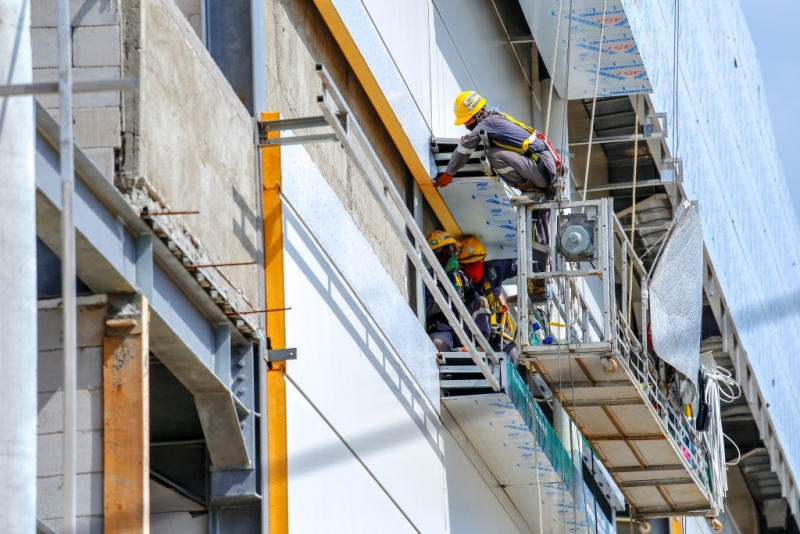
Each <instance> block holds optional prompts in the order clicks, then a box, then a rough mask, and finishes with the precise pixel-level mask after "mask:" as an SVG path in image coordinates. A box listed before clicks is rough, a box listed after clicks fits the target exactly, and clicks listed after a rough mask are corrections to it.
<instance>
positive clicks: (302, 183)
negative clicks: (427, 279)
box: [282, 146, 439, 412]
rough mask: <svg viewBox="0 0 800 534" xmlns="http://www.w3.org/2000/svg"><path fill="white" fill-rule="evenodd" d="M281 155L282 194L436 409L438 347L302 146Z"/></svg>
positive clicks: (288, 226) (292, 226)
mask: <svg viewBox="0 0 800 534" xmlns="http://www.w3.org/2000/svg"><path fill="white" fill-rule="evenodd" d="M282 161H283V169H282V171H283V195H284V197H285V198H286V199H288V201H289V203H291V205H292V206H293V207H294V209H295V210H296V213H297V214H298V215H299V218H300V219H302V220H303V221H305V224H306V225H307V226H308V228H309V229H310V233H311V234H312V235H313V236H314V239H316V241H317V242H319V243H320V244H321V246H322V247H324V249H325V253H324V254H323V255H324V256H325V257H327V258H328V261H330V262H331V263H332V264H333V265H334V266H335V270H336V271H338V272H339V273H341V275H342V277H343V278H344V280H346V281H347V284H349V286H350V287H352V288H353V290H354V291H355V292H356V293H357V294H358V298H359V299H360V301H361V303H362V304H363V305H364V307H365V308H366V309H367V310H368V312H369V315H371V316H372V317H373V319H374V321H375V322H376V323H377V324H379V325H380V331H381V332H382V335H385V336H386V337H387V338H388V339H389V341H390V344H391V345H392V347H393V350H394V351H396V352H397V353H398V354H399V355H400V356H401V358H402V360H403V362H404V364H405V365H407V366H408V368H409V369H410V371H411V374H412V375H413V377H414V378H415V379H416V382H417V383H418V384H419V385H420V387H421V388H422V390H423V391H424V392H425V394H426V395H427V397H428V399H429V401H430V402H431V403H432V404H433V407H434V409H435V411H437V412H438V410H439V373H438V369H437V367H436V362H435V361H434V358H433V357H432V355H433V354H434V353H435V352H436V349H435V348H434V347H433V344H432V343H431V341H430V339H429V338H428V335H427V334H426V333H425V330H424V329H423V328H422V326H421V324H420V322H419V319H418V318H417V316H416V314H415V313H414V311H413V310H412V309H411V307H410V306H409V305H408V303H407V302H406V301H405V300H404V299H403V296H402V295H401V294H400V291H399V289H398V288H397V286H396V285H395V283H394V281H393V280H392V278H391V277H390V276H389V273H387V272H386V269H385V268H384V266H383V264H381V262H380V260H379V259H378V258H377V256H376V255H375V253H374V251H373V250H372V248H371V247H370V246H369V243H368V242H367V241H366V239H365V238H364V236H363V234H362V233H361V231H360V230H359V229H358V227H357V226H356V224H355V222H354V221H353V219H352V218H351V216H350V214H349V213H348V212H347V211H346V210H345V208H344V206H343V205H342V203H341V201H340V200H339V197H338V196H336V193H335V192H334V191H333V189H332V188H331V186H330V185H329V183H328V182H327V181H326V180H325V178H324V177H323V176H322V174H321V173H320V171H319V169H318V168H317V166H316V165H315V164H314V162H313V161H312V159H311V157H310V156H309V155H308V153H307V152H306V151H305V150H304V149H303V148H302V147H300V146H292V147H285V148H284V149H283V160H282ZM292 221H295V222H293V223H292V224H289V223H287V224H286V231H287V232H289V231H295V232H296V228H297V227H298V224H297V218H296V217H295V218H292ZM323 280H324V278H323ZM287 286H288V283H287ZM287 302H288V301H287ZM287 306H292V303H291V302H288V303H287ZM292 313H293V314H295V315H296V312H292Z"/></svg>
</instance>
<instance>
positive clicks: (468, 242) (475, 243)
mask: <svg viewBox="0 0 800 534" xmlns="http://www.w3.org/2000/svg"><path fill="white" fill-rule="evenodd" d="M485 257H486V247H484V246H483V243H481V240H480V239H478V238H477V237H465V238H464V240H463V241H462V242H461V252H459V254H458V260H459V261H460V262H461V263H475V262H476V261H481V260H482V259H484V258H485Z"/></svg>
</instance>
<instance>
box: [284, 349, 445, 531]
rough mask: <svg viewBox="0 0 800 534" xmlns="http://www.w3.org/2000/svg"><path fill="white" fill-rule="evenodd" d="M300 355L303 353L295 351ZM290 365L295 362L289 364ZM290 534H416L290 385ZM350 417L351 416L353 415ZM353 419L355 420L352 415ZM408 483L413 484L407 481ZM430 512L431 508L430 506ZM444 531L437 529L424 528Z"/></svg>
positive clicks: (431, 529) (288, 388)
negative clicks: (310, 533) (359, 533)
mask: <svg viewBox="0 0 800 534" xmlns="http://www.w3.org/2000/svg"><path fill="white" fill-rule="evenodd" d="M300 354H301V357H302V354H303V352H302V350H301V352H300ZM292 363H294V362H292ZM286 397H287V398H286V405H287V421H288V436H287V437H288V442H289V530H290V531H291V532H329V533H331V534H334V533H340V532H341V533H352V532H382V533H395V532H396V533H408V532H415V530H414V528H413V527H412V525H411V524H410V523H409V522H408V520H407V519H406V518H405V517H403V514H402V513H401V512H400V510H399V509H398V507H397V506H396V505H395V504H394V503H393V502H392V501H391V499H390V498H389V497H388V496H387V494H386V493H385V492H384V491H383V490H382V489H381V487H380V486H379V485H378V484H377V482H376V481H375V479H374V478H373V477H372V476H370V474H369V473H368V472H367V471H366V470H365V469H364V467H363V466H362V465H361V464H360V463H359V462H358V460H357V459H356V458H355V457H354V456H353V454H352V453H351V452H350V451H349V450H348V449H347V447H346V446H345V445H344V443H342V441H341V440H340V439H339V438H338V437H337V436H336V434H335V433H334V432H333V431H332V430H331V428H330V427H329V426H328V425H327V424H326V423H325V421H324V420H323V419H322V418H321V417H320V416H319V414H318V413H317V412H316V411H315V410H314V409H313V408H312V407H311V406H310V405H309V404H308V402H307V401H306V400H305V399H304V398H303V397H302V396H301V395H300V393H299V392H298V391H297V389H296V388H295V387H294V386H293V385H292V384H287V394H286ZM354 415H355V414H354ZM353 418H354V419H358V416H357V415H355V416H354V417H353ZM406 483H407V484H409V485H411V484H413V481H412V480H411V479H410V477H409V479H408V480H407V482H406ZM430 507H431V508H433V507H434V505H433V503H431V506H430ZM426 526H428V527H429V528H430V530H425V529H422V531H423V532H443V531H444V528H443V527H444V522H443V521H442V523H441V524H440V525H438V526H437V525H426Z"/></svg>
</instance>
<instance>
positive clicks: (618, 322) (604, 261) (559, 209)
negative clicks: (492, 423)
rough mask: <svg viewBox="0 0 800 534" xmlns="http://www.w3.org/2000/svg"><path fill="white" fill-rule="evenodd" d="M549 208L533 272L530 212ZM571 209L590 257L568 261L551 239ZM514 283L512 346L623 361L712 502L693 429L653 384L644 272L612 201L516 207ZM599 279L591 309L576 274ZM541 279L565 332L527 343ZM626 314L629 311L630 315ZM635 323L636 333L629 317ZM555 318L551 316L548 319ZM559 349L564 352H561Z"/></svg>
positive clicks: (535, 353)
mask: <svg viewBox="0 0 800 534" xmlns="http://www.w3.org/2000/svg"><path fill="white" fill-rule="evenodd" d="M545 211H549V213H550V246H549V257H550V260H549V263H550V265H549V269H548V270H546V271H545V272H534V265H533V256H532V251H533V244H532V242H533V240H532V236H533V228H532V222H533V220H534V218H535V217H541V216H542V215H543V214H544V212H545ZM573 213H583V214H589V221H590V222H591V225H590V226H592V227H593V228H592V231H593V239H594V241H593V243H594V254H593V255H592V257H591V258H585V259H581V260H579V261H571V260H569V259H568V258H566V257H565V256H564V254H562V251H561V250H560V249H559V245H558V240H559V239H560V238H561V237H562V236H563V230H564V228H563V227H562V226H563V224H564V223H565V221H568V220H569V219H568V218H567V216H568V215H570V214H573ZM517 223H518V242H517V246H518V254H519V265H518V271H519V281H518V287H517V291H518V295H517V310H516V315H517V319H518V321H517V324H518V329H517V331H518V333H519V334H518V336H517V339H518V344H519V349H520V352H521V354H522V356H523V357H528V358H531V357H533V358H547V357H551V356H552V355H553V354H559V355H563V354H565V353H570V354H572V355H573V356H577V357H580V356H589V355H594V354H596V355H597V356H598V357H600V358H603V359H604V360H613V361H614V363H616V364H617V365H619V366H621V367H622V370H623V371H624V372H625V373H626V375H627V376H628V378H629V380H630V381H631V382H632V384H633V385H635V386H636V387H637V390H638V392H639V394H640V396H641V397H642V399H643V400H644V402H645V404H646V406H647V408H648V409H649V411H650V412H651V413H652V415H653V417H654V419H655V420H656V421H657V422H658V424H659V425H660V426H661V427H662V428H663V430H664V433H665V435H666V437H667V439H668V441H669V442H670V443H671V446H672V447H673V449H674V450H675V453H676V455H677V456H679V457H680V458H681V460H682V463H683V464H684V466H685V467H686V469H687V471H688V472H689V473H690V474H691V476H692V477H693V480H694V482H695V484H697V486H698V487H699V488H700V489H701V491H703V493H705V494H706V496H707V497H708V498H709V501H710V502H711V503H712V506H713V504H714V503H713V501H714V491H713V488H712V486H711V481H710V477H709V460H708V458H709V457H708V453H707V451H706V450H705V448H704V447H703V445H702V443H701V441H700V440H699V439H698V437H697V434H696V433H695V432H694V430H693V428H691V425H690V423H689V422H688V421H687V419H686V417H684V415H683V414H682V413H681V411H680V408H677V407H676V405H675V403H673V402H672V401H671V400H670V399H669V398H668V396H667V392H666V391H665V390H664V389H663V388H662V387H661V386H660V383H659V380H658V378H657V376H656V374H655V360H654V358H653V357H652V356H651V355H650V354H649V352H648V350H647V349H646V347H647V322H648V319H647V318H648V314H649V307H648V285H647V271H646V269H645V267H644V265H643V263H642V262H641V260H640V259H639V257H638V255H637V254H636V251H635V249H634V248H633V245H632V244H631V242H630V240H629V239H628V237H627V235H626V234H625V231H624V229H623V227H622V224H621V223H620V222H619V220H618V219H617V217H616V215H615V214H614V211H613V200H612V199H597V200H591V201H583V202H570V201H566V200H562V201H561V202H555V201H554V202H545V203H540V204H532V205H528V206H525V207H519V208H517ZM617 275H619V276H620V280H619V286H621V288H620V289H621V290H620V299H619V302H618V300H617V280H616V276H617ZM587 277H600V278H601V282H602V283H601V284H597V286H598V287H600V290H599V291H595V292H593V293H592V297H591V298H592V299H594V301H595V302H594V304H595V308H594V309H595V310H599V313H601V314H602V317H599V316H596V314H595V313H594V312H593V311H592V305H591V303H590V297H589V295H588V290H587V289H586V286H585V285H584V284H581V283H580V281H581V279H585V278H587ZM537 279H544V280H546V282H547V284H548V287H549V292H550V299H549V301H548V302H547V306H548V307H549V305H550V304H552V305H553V308H554V309H555V312H556V313H557V314H558V316H559V317H558V319H560V322H563V324H564V325H565V326H564V332H565V335H564V336H563V337H560V336H553V338H554V339H553V344H552V345H536V344H534V343H532V342H531V337H530V334H529V332H530V328H531V323H530V319H529V317H530V316H531V315H535V314H536V313H538V312H537V311H535V310H536V306H535V305H534V304H533V302H532V301H531V300H530V299H529V298H526V297H527V295H528V280H537ZM582 286H583V287H582ZM629 314H630V315H629ZM634 318H635V319H636V322H637V323H638V328H637V330H638V335H637V333H635V332H634V328H633V320H634ZM554 322H555V321H554ZM565 347H566V350H565Z"/></svg>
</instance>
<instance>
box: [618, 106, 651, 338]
mask: <svg viewBox="0 0 800 534" xmlns="http://www.w3.org/2000/svg"><path fill="white" fill-rule="evenodd" d="M634 128H635V131H634V134H633V187H632V188H631V191H632V193H631V200H632V202H633V205H632V206H631V251H633V239H634V232H635V231H636V170H637V168H638V166H639V95H638V94H637V95H636V118H635V119H634ZM633 271H634V265H633V264H631V269H630V273H628V309H627V311H626V313H625V322H626V323H627V327H628V328H630V327H631V305H632V304H633V294H632V293H631V292H632V291H633ZM623 283H624V282H623ZM645 348H646V347H645Z"/></svg>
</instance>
